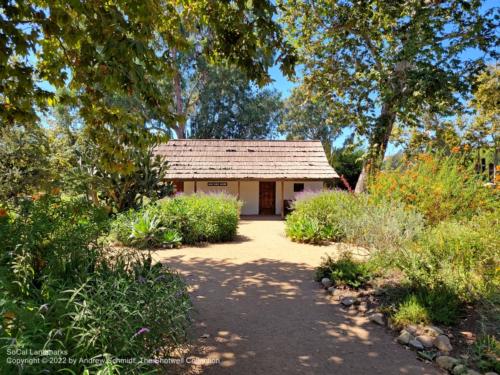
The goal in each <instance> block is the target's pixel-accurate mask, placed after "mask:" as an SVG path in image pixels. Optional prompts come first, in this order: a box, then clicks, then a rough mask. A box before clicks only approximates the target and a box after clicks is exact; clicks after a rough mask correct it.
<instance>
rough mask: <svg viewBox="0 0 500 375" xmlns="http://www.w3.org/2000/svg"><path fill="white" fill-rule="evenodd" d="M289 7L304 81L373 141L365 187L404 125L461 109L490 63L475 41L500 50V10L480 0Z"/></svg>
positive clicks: (331, 0) (320, 1)
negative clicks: (499, 30)
mask: <svg viewBox="0 0 500 375" xmlns="http://www.w3.org/2000/svg"><path fill="white" fill-rule="evenodd" d="M279 5H280V7H281V9H282V10H283V12H282V20H283V22H284V23H285V24H286V28H285V29H286V30H287V34H288V38H289V40H290V41H292V43H293V45H294V46H295V47H296V48H297V50H298V53H299V62H300V64H301V65H300V66H301V67H303V77H304V78H303V81H304V85H305V86H306V87H309V88H310V90H309V91H310V92H315V93H320V94H321V95H322V96H323V97H324V98H325V100H329V101H330V103H331V104H332V106H334V108H335V109H336V110H335V111H333V112H332V116H334V121H333V122H334V123H338V124H341V125H344V126H346V127H350V128H352V129H354V130H355V131H356V132H357V133H358V134H360V135H362V136H364V137H366V138H367V140H368V143H369V148H368V155H367V157H366V158H365V161H364V165H363V172H362V173H361V175H360V178H359V179H358V182H357V184H356V190H357V191H362V190H364V188H365V185H366V180H367V176H368V175H369V173H371V172H372V171H373V170H375V169H376V168H378V167H379V166H380V165H381V162H382V160H383V157H384V155H385V151H386V149H387V145H388V142H389V140H390V138H391V133H392V130H393V127H394V125H395V124H396V123H398V124H399V125H400V126H416V125H418V124H419V121H420V117H421V114H422V113H429V112H430V113H438V114H441V115H447V114H451V113H453V112H455V111H456V110H457V109H458V108H460V106H461V99H462V98H463V95H467V94H468V93H470V90H471V84H472V83H473V81H474V80H473V78H474V77H475V75H476V74H477V73H478V71H480V70H481V69H482V68H483V66H484V55H482V56H478V57H472V55H469V56H468V57H467V56H465V55H464V52H465V51H467V50H468V49H470V48H475V49H479V50H480V51H481V52H483V53H484V54H487V53H490V54H491V55H494V52H492V51H494V50H493V48H492V47H493V46H495V45H496V43H497V42H498V40H497V38H496V36H495V29H496V27H497V23H498V10H497V9H493V10H491V11H489V12H486V13H485V14H483V12H482V11H481V5H482V2H481V1H478V0H474V1H438V2H437V1H427V0H412V1H380V0H366V1H365V0H363V1H338V0H316V1H310V0H290V1H288V0H282V1H280V2H279ZM476 55H477V54H476ZM339 108H342V110H341V111H340V112H341V113H342V117H340V118H339V119H338V120H337V119H335V117H336V116H335V115H336V114H337V113H339Z"/></svg>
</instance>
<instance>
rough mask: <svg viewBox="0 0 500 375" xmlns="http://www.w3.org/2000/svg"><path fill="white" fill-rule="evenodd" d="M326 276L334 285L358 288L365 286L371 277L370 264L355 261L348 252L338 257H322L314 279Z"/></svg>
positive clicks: (319, 279)
mask: <svg viewBox="0 0 500 375" xmlns="http://www.w3.org/2000/svg"><path fill="white" fill-rule="evenodd" d="M324 277H327V278H329V279H330V280H332V282H333V283H334V285H336V286H349V287H351V288H360V287H363V286H365V285H366V284H367V283H368V282H369V280H370V278H371V277H372V273H371V269H370V265H369V264H367V263H365V262H360V261H356V260H354V259H353V257H352V255H351V254H349V253H343V254H342V255H341V256H340V257H339V258H338V259H333V258H331V257H330V256H327V257H326V258H324V259H323V260H322V262H321V264H320V266H319V267H318V268H317V269H316V281H321V279H322V278H324Z"/></svg>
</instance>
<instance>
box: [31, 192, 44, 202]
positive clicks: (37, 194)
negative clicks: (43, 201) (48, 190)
mask: <svg viewBox="0 0 500 375" xmlns="http://www.w3.org/2000/svg"><path fill="white" fill-rule="evenodd" d="M44 195H45V193H44V192H43V191H40V192H38V193H35V194H33V195H32V196H31V199H33V200H34V201H37V200H39V199H40V198H41V197H43V196H44Z"/></svg>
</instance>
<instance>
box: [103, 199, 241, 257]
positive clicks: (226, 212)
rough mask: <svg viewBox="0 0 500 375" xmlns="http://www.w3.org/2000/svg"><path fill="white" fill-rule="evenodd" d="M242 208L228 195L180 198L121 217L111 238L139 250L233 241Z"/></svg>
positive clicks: (162, 201) (124, 214)
mask: <svg viewBox="0 0 500 375" xmlns="http://www.w3.org/2000/svg"><path fill="white" fill-rule="evenodd" d="M240 207H241V203H240V202H239V201H238V200H237V199H236V198H235V197H233V196H231V195H226V194H193V195H177V196H175V197H172V198H166V199H163V200H161V201H158V202H155V203H153V204H150V205H147V206H145V207H143V208H142V209H139V210H130V211H128V212H125V213H123V214H120V215H118V216H117V218H116V220H114V222H113V223H112V225H111V237H112V238H113V239H115V240H116V241H118V242H119V243H121V244H124V245H127V246H135V247H139V248H145V247H148V246H151V247H155V246H177V245H179V244H181V243H185V244H195V243H199V242H223V241H230V240H232V239H233V238H234V236H235V235H236V231H237V228H238V221H239V212H240Z"/></svg>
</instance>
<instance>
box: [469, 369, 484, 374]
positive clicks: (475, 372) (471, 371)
mask: <svg viewBox="0 0 500 375" xmlns="http://www.w3.org/2000/svg"><path fill="white" fill-rule="evenodd" d="M466 374H467V375H481V373H480V372H477V371H475V370H471V369H468V370H467V372H466Z"/></svg>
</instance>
